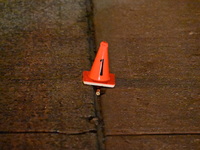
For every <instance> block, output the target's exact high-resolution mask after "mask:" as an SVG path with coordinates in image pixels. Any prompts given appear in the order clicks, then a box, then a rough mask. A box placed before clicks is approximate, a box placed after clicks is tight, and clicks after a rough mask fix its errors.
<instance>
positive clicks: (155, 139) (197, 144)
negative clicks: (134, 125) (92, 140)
mask: <svg viewBox="0 0 200 150" xmlns="http://www.w3.org/2000/svg"><path fill="white" fill-rule="evenodd" d="M106 139H107V140H106V143H105V145H106V150H116V149H119V150H120V149H126V150H141V149H145V150H153V149H159V150H169V149H176V150H188V149H192V150H199V149H200V136H199V135H196V136H194V135H193V136H191V135H185V136H182V135H179V136H178V135H159V136H109V137H107V138H106Z"/></svg>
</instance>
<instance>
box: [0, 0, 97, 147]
mask: <svg viewBox="0 0 200 150" xmlns="http://www.w3.org/2000/svg"><path fill="white" fill-rule="evenodd" d="M0 15H1V17H0V18H1V19H0V34H1V35H0V47H1V51H0V68H1V69H0V78H1V82H0V132H1V133H3V134H0V142H1V144H0V149H24V147H25V149H40V148H41V149H60V147H63V148H64V147H65V148H67V147H66V146H62V144H64V145H65V144H66V145H70V144H72V145H73V144H77V146H75V147H76V148H78V147H79V149H89V148H90V146H91V147H92V148H94V147H95V146H96V139H95V134H94V133H90V132H93V131H94V130H95V125H94V124H92V123H91V122H90V121H89V119H88V118H91V116H94V108H93V90H92V88H91V87H89V86H83V85H82V82H81V73H82V71H83V70H86V69H89V67H90V62H89V53H88V48H89V45H88V41H87V30H88V25H87V13H86V6H85V1H84V0H77V1H73V0H67V1H62V0H59V1H57V0H53V1H51V0H44V1H29V0H20V1H1V2H0ZM23 133H24V134H23ZM26 133H27V134H26ZM34 133H37V135H35V134H34ZM45 133H46V134H45ZM57 133H62V134H66V135H57ZM84 133H85V134H86V133H88V134H87V135H80V136H79V135H78V134H84ZM54 134H56V135H54ZM68 134H77V135H74V136H70V137H68V136H67V135H68ZM71 138H72V139H71ZM76 139H77V140H76ZM4 142H5V143H4ZM79 142H80V143H79ZM2 143H4V144H2ZM45 143H47V144H45ZM51 143H53V144H52V145H53V146H52V147H51ZM60 144H61V145H60ZM45 145H47V148H45ZM15 146H16V147H15ZM18 146H19V147H18ZM37 146H38V148H36V147H37ZM57 146H58V147H57ZM69 147H71V146H69ZM72 147H73V146H72ZM61 149H62V148H61Z"/></svg>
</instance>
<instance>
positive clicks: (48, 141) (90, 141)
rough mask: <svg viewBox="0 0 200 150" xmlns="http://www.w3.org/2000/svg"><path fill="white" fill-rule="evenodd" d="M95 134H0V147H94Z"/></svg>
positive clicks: (19, 148) (6, 149)
mask: <svg viewBox="0 0 200 150" xmlns="http://www.w3.org/2000/svg"><path fill="white" fill-rule="evenodd" d="M95 136H96V135H95V134H85V135H65V134H50V133H49V134H47V133H46V134H38V133H34V134H6V135H2V134H1V135H0V149H1V150H8V149H18V150H22V149H28V150H35V149H40V150H46V149H49V150H55V149H77V150H82V149H85V150H90V149H96V138H95Z"/></svg>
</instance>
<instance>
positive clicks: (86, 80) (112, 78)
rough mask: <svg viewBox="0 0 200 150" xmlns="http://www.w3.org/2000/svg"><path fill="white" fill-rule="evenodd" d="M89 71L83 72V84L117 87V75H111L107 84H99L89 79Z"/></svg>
mask: <svg viewBox="0 0 200 150" xmlns="http://www.w3.org/2000/svg"><path fill="white" fill-rule="evenodd" d="M89 73H90V72H89V71H83V83H84V84H87V85H93V86H102V87H110V88H113V87H114V86H115V75H114V74H112V73H110V80H109V81H107V82H97V81H94V80H92V79H90V78H89V76H88V75H89Z"/></svg>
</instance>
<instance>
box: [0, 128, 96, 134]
mask: <svg viewBox="0 0 200 150" xmlns="http://www.w3.org/2000/svg"><path fill="white" fill-rule="evenodd" d="M89 133H97V131H96V130H93V129H91V130H84V131H58V130H55V131H54V130H53V131H51V130H41V131H26V130H24V131H0V134H64V135H82V134H89Z"/></svg>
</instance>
